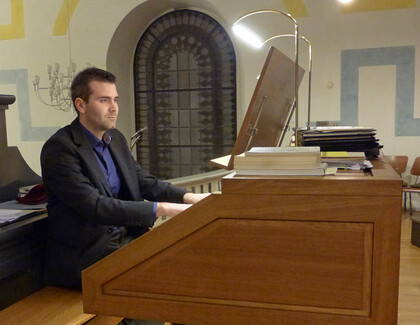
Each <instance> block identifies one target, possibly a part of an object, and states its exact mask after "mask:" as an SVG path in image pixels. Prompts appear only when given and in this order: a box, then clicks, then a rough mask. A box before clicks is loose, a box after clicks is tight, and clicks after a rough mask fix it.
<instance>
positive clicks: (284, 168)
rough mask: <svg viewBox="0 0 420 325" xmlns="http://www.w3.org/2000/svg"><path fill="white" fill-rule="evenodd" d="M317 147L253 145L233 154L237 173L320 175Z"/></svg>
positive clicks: (323, 172) (321, 171)
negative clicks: (240, 152) (248, 148)
mask: <svg viewBox="0 0 420 325" xmlns="http://www.w3.org/2000/svg"><path fill="white" fill-rule="evenodd" d="M326 167H327V164H325V163H322V162H321V151H320V148H319V147H254V148H252V149H250V150H249V151H246V152H244V153H243V154H240V155H237V156H235V159H234V168H235V171H236V174H237V175H289V176H322V175H324V174H325V169H326Z"/></svg>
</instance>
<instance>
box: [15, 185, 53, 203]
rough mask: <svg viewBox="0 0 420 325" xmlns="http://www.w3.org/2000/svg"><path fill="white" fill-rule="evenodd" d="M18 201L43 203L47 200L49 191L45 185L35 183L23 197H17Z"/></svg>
mask: <svg viewBox="0 0 420 325" xmlns="http://www.w3.org/2000/svg"><path fill="white" fill-rule="evenodd" d="M16 201H18V202H19V203H22V204H31V205H36V204H41V203H45V202H47V193H46V192H45V185H44V184H38V185H35V186H34V187H33V188H31V190H30V191H29V192H28V194H26V195H25V196H23V197H17V198H16Z"/></svg>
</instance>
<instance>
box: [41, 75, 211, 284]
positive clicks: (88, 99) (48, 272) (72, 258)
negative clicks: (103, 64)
mask: <svg viewBox="0 0 420 325" xmlns="http://www.w3.org/2000/svg"><path fill="white" fill-rule="evenodd" d="M115 82H116V78H115V76H114V75H113V74H111V73H109V72H107V71H104V70H101V69H97V68H88V69H86V70H83V71H81V72H80V73H79V74H78V75H77V76H76V77H75V78H74V80H73V82H72V85H71V94H72V100H73V104H74V107H75V109H76V112H77V115H78V116H77V118H76V119H75V120H74V121H73V122H72V123H71V125H68V126H66V127H64V128H62V129H60V130H59V131H57V132H56V133H55V134H54V135H53V136H52V137H51V138H50V139H49V140H48V141H47V142H46V143H45V145H44V147H43V148H42V152H41V167H42V176H43V180H44V184H45V187H46V191H47V197H48V206H47V209H48V248H47V257H46V264H45V265H46V267H45V280H46V283H47V284H50V285H59V286H66V287H76V288H80V287H81V271H82V270H83V269H84V268H86V267H88V266H90V265H92V264H93V263H95V262H97V261H99V260H100V259H102V258H103V257H105V256H107V255H108V254H110V253H112V252H114V251H115V250H117V249H118V248H120V247H121V246H123V245H125V244H127V243H129V242H130V241H131V240H133V239H135V238H136V237H138V236H140V235H142V234H144V233H145V232H147V231H148V230H149V228H150V227H152V226H153V224H154V222H155V220H156V218H157V217H159V216H163V215H165V216H169V217H172V216H175V215H176V214H178V213H179V212H181V211H183V210H185V209H186V208H188V207H189V206H190V205H191V204H193V203H196V202H197V201H199V200H200V199H202V198H203V197H205V196H206V194H193V193H187V191H185V190H183V189H180V188H176V187H174V186H172V185H171V184H169V183H166V182H163V181H161V180H158V179H156V178H155V177H153V176H151V175H149V174H147V173H145V172H144V171H142V170H141V167H140V165H139V164H138V163H137V162H136V161H135V160H134V159H133V157H132V155H131V153H130V150H129V148H128V145H127V143H126V140H125V138H124V137H123V135H122V134H121V133H120V132H119V131H118V130H116V129H115V124H116V121H117V116H118V93H117V89H116V86H115ZM145 200H147V201H145Z"/></svg>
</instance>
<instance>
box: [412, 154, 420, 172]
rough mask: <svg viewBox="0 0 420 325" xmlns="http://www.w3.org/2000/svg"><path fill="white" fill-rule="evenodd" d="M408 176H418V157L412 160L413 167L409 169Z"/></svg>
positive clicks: (419, 158)
mask: <svg viewBox="0 0 420 325" xmlns="http://www.w3.org/2000/svg"><path fill="white" fill-rule="evenodd" d="M410 174H411V175H414V176H420V157H417V158H416V159H415V160H414V163H413V166H412V167H411V171H410Z"/></svg>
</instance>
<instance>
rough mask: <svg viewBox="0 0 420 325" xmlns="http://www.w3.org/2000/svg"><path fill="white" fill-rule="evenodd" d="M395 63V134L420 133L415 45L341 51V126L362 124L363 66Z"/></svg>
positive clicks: (409, 134) (412, 134)
mask: <svg viewBox="0 0 420 325" xmlns="http://www.w3.org/2000/svg"><path fill="white" fill-rule="evenodd" d="M380 65H395V66H396V85H395V87H396V92H395V94H396V95H395V97H396V98H395V136H419V135H420V119H418V118H414V79H415V75H414V72H415V69H414V68H415V47H414V46H399V47H382V48H372V49H353V50H344V51H342V52H341V121H340V124H341V125H358V100H359V67H366V66H380Z"/></svg>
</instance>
